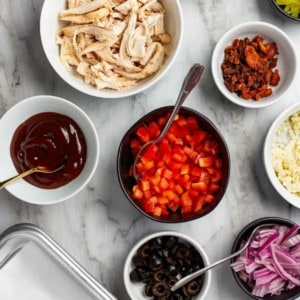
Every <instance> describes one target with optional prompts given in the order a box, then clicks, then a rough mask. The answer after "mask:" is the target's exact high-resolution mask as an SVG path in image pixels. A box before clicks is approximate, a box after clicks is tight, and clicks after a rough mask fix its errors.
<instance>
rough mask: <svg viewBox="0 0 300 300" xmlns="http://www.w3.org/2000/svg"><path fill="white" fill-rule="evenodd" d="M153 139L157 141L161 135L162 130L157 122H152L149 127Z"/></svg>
mask: <svg viewBox="0 0 300 300" xmlns="http://www.w3.org/2000/svg"><path fill="white" fill-rule="evenodd" d="M148 130H149V134H150V137H151V139H155V138H157V137H158V136H159V135H160V129H159V127H158V125H157V123H156V122H151V123H150V124H149V126H148Z"/></svg>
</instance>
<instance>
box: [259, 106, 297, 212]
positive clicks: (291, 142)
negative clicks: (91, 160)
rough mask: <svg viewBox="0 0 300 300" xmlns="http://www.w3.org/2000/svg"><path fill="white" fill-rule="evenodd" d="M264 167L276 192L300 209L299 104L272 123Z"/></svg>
mask: <svg viewBox="0 0 300 300" xmlns="http://www.w3.org/2000/svg"><path fill="white" fill-rule="evenodd" d="M263 157H264V165H265V169H266V172H267V175H268V177H269V179H270V181H271V183H272V185H273V187H274V188H275V189H276V190H277V192H278V193H279V194H280V195H281V196H282V197H283V198H284V199H285V200H287V201H288V202H289V203H290V204H292V205H293V206H295V207H298V208H300V104H299V103H295V104H294V105H292V106H290V107H288V108H287V109H286V110H285V111H283V112H282V113H281V114H280V115H279V116H278V117H277V118H276V119H275V121H274V122H273V123H272V125H271V127H270V129H269V131H268V133H267V136H266V139H265V144H264V150H263Z"/></svg>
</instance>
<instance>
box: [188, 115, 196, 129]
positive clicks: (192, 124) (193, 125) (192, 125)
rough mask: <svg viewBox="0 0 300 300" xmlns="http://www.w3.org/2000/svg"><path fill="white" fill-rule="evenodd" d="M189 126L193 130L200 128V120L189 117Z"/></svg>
mask: <svg viewBox="0 0 300 300" xmlns="http://www.w3.org/2000/svg"><path fill="white" fill-rule="evenodd" d="M186 121H187V126H188V128H189V129H191V130H196V129H197V128H198V122H197V120H196V118H195V117H187V119H186Z"/></svg>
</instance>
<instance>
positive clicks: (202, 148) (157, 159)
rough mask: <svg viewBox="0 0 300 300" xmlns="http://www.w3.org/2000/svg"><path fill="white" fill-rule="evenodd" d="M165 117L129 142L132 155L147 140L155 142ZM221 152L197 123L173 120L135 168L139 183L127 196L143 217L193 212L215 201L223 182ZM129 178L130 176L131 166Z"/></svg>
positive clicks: (140, 130) (193, 120)
mask: <svg viewBox="0 0 300 300" xmlns="http://www.w3.org/2000/svg"><path fill="white" fill-rule="evenodd" d="M167 118H168V116H167V115H166V116H162V117H160V118H159V119H158V120H157V121H152V122H150V123H149V124H148V125H147V124H146V125H145V126H142V127H140V128H139V129H138V130H137V131H136V138H133V139H132V140H131V141H130V148H131V153H132V155H133V157H134V155H135V154H136V153H137V151H138V150H139V149H140V147H141V146H142V145H143V144H145V143H146V142H147V141H148V140H149V139H153V138H156V137H157V136H158V135H159V133H160V132H161V130H162V129H163V126H164V125H165V123H166V120H167ZM221 150H222V148H221V147H220V145H219V143H218V142H217V140H215V139H214V138H213V136H212V134H211V133H208V132H206V131H205V130H203V129H202V128H200V126H199V124H198V122H197V120H196V118H194V117H188V118H186V117H184V116H181V115H177V116H176V118H175V120H174V122H173V124H172V126H171V129H170V130H169V132H168V133H167V135H166V136H165V137H164V138H163V139H162V141H161V142H160V143H159V144H155V145H152V146H149V148H147V150H146V151H145V152H144V153H143V155H142V158H141V161H140V162H138V163H137V165H136V169H137V172H138V173H139V176H140V180H139V182H138V183H137V184H136V185H135V186H134V187H133V189H132V197H133V199H135V201H137V202H138V203H139V205H142V207H143V209H144V210H145V212H147V213H149V214H152V215H154V216H157V217H160V216H162V215H168V214H169V213H170V212H180V213H181V214H185V213H190V212H193V213H198V212H199V211H201V209H202V207H203V205H204V204H206V205H210V204H211V203H213V202H214V201H216V194H217V193H218V191H219V190H220V181H221V180H222V178H223V170H222V167H223V166H222V162H223V161H222V153H221ZM129 176H133V172H132V167H131V168H130V170H129Z"/></svg>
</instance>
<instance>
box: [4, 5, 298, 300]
mask: <svg viewBox="0 0 300 300" xmlns="http://www.w3.org/2000/svg"><path fill="white" fill-rule="evenodd" d="M180 2H181V5H182V10H183V16H184V25H185V29H184V38H183V44H182V48H181V50H180V52H179V55H178V56H177V59H176V61H175V63H174V65H173V66H172V68H171V70H170V71H169V73H168V74H167V75H166V76H165V77H164V78H163V79H162V80H161V81H160V82H159V83H157V84H156V85H155V86H154V87H152V88H150V89H148V90H147V91H145V92H143V93H141V94H138V95H136V96H133V97H128V98H124V99H115V100H114V99H111V100H110V99H97V98H93V97H89V96H86V95H84V94H81V93H80V92H78V91H77V90H74V89H73V88H71V87H70V86H69V85H67V84H66V83H65V82H64V81H63V80H62V79H61V78H60V77H58V76H57V75H56V74H55V72H54V71H53V70H52V68H51V66H50V65H49V63H48V61H47V59H46V57H45V55H44V53H43V50H42V46H41V41H40V36H39V16H40V11H41V8H42V5H43V1H42V0H22V1H20V0H0V40H1V42H0V117H1V116H2V115H3V114H4V113H5V112H6V111H7V110H8V109H9V108H10V107H12V106H13V105H14V104H15V103H18V102H19V101H21V100H22V99H24V98H27V97H30V96H34V95H39V94H51V95H55V96H59V97H63V98H66V99H68V100H70V101H72V102H73V103H75V104H77V105H78V106H79V107H81V108H82V109H83V110H84V111H85V112H86V113H87V114H88V115H89V116H90V118H91V119H92V121H93V122H94V124H95V126H96V129H97V131H98V134H99V139H100V152H101V154H100V162H99V165H98V168H97V170H96V173H95V175H94V176H93V178H92V180H91V181H90V182H89V184H88V185H87V186H86V188H85V189H84V190H82V191H81V192H80V193H79V194H78V195H76V196H75V197H73V198H72V199H70V200H67V201H66V202H64V203H61V204H57V205H53V206H36V205H30V204H26V203H23V202H21V201H20V200H18V199H15V198H14V197H13V196H11V195H10V194H9V193H8V192H7V191H6V190H1V191H0V232H1V231H3V230H4V229H6V228H7V227H9V226H11V225H13V224H16V223H20V222H30V223H33V224H36V225H38V226H40V227H41V228H42V229H43V230H45V231H46V232H47V233H48V234H49V235H50V236H51V237H53V238H54V239H55V240H56V241H57V242H59V244H61V245H62V246H63V247H64V248H65V249H66V250H67V251H68V252H69V253H70V254H72V255H73V256H74V257H75V258H76V259H77V260H78V261H79V262H80V263H81V264H82V265H83V266H84V267H85V268H86V269H87V270H88V271H89V272H90V273H91V274H92V275H94V276H95V277H96V278H97V279H98V280H100V281H102V282H103V283H104V284H105V285H106V287H107V288H108V289H109V290H110V291H111V292H112V293H114V294H115V295H116V297H117V298H118V299H121V300H126V299H128V296H127V294H126V291H125V288H124V286H123V282H122V268H123V263H124V260H125V258H126V255H127V253H128V251H129V250H130V248H131V247H132V246H133V244H134V243H135V242H136V241H137V240H139V239H140V238H141V237H143V236H145V235H147V234H148V233H152V232H156V231H160V230H178V231H180V232H184V233H187V234H189V235H190V236H191V237H193V238H194V239H196V240H197V241H198V242H199V243H200V244H201V245H202V246H203V247H204V249H205V250H206V251H207V253H208V256H209V258H210V260H211V261H215V260H217V259H219V258H221V257H224V256H227V255H228V254H229V252H230V249H231V246H232V243H233V240H234V238H235V236H236V235H237V233H238V232H239V231H240V230H241V228H242V227H243V226H244V225H246V224H247V223H248V222H250V221H252V220H253V219H256V218H259V217H264V216H282V217H286V218H290V219H292V220H294V221H298V222H300V212H299V210H298V209H296V208H293V207H291V206H290V205H288V204H287V202H285V201H284V200H283V199H282V198H281V197H280V196H279V195H278V194H277V193H276V192H275V190H274V189H273V188H272V186H271V185H270V183H269V182H268V180H267V178H266V173H265V170H264V168H263V164H262V144H263V141H264V138H265V134H266V132H267V129H268V127H269V126H270V124H271V123H272V121H273V120H274V118H275V117H276V116H277V115H278V114H279V113H280V112H281V111H282V110H283V109H284V108H286V107H288V106H289V105H291V104H292V103H294V102H297V101H300V85H299V84H297V82H298V83H299V82H300V70H299V72H298V74H297V78H296V84H295V85H294V86H293V88H292V90H291V92H290V93H289V95H288V96H286V97H285V99H284V100H283V101H281V102H279V103H277V104H275V105H273V106H271V107H266V108H262V109H257V110H251V109H245V108H242V107H239V106H237V105H235V104H232V103H231V102H229V101H228V100H226V99H225V98H224V97H223V96H222V95H221V94H220V93H219V92H218V90H217V88H216V86H215V84H214V82H213V80H212V76H211V70H210V59H211V54H212V50H213V48H214V46H215V44H216V43H217V41H218V39H219V38H220V37H221V36H222V35H223V34H224V33H225V32H226V31H227V30H229V29H230V28H232V27H233V26H235V25H237V24H240V23H242V22H246V21H256V20H258V21H266V22H269V23H271V24H274V25H277V26H278V27H280V28H281V29H283V30H284V31H285V32H286V33H287V34H288V35H289V36H290V37H291V39H292V40H293V42H294V44H295V46H296V50H297V55H298V58H299V59H300V57H299V56H300V24H298V23H293V22H290V21H285V20H283V19H282V18H281V17H279V16H278V15H277V14H276V13H275V12H274V11H273V9H272V8H271V6H270V5H269V3H268V1H267V0H250V1H241V0H231V1H225V0H212V1H205V0H180ZM194 62H200V63H202V64H204V65H205V66H206V71H205V74H204V76H203V79H202V81H201V83H200V84H199V85H198V87H197V88H196V89H195V90H194V91H193V93H192V94H191V95H190V97H189V99H188V100H187V102H186V103H185V105H186V106H189V107H191V108H194V109H196V110H198V111H200V112H202V113H203V114H205V115H206V116H207V117H208V118H210V119H211V120H212V121H213V122H214V123H215V124H216V125H217V126H218V127H219V129H220V130H221V132H222V133H223V134H224V137H225V140H226V141H227V142H228V145H229V150H230V154H231V158H232V166H231V176H230V182H229V186H228V189H227V191H226V194H225V196H224V199H223V200H222V202H221V203H220V205H219V206H218V207H217V208H216V209H215V210H214V211H213V212H212V213H210V214H209V215H207V216H205V217H204V218H202V219H198V220H195V221H192V222H188V223H182V224H177V225H171V224H162V223H157V222H154V221H151V220H149V219H147V218H145V217H144V216H143V215H141V214H140V213H139V212H138V211H137V210H136V209H135V208H134V207H133V206H132V205H131V204H130V203H129V202H128V201H127V199H126V198H125V196H124V195H123V193H122V191H121V189H120V186H119V182H118V179H117V173H116V155H117V149H118V146H119V142H120V140H121V138H122V135H123V134H124V133H125V131H126V130H127V128H128V127H129V126H131V125H132V124H133V123H134V122H135V121H136V120H137V119H139V118H140V117H141V116H142V115H144V114H145V113H147V112H149V111H151V110H152V109H155V108H157V107H159V106H162V105H170V104H173V103H174V101H175V98H176V96H177V93H178V90H179V86H180V85H181V82H182V80H183V77H184V75H185V73H186V72H187V71H188V69H189V68H190V66H191V65H192V64H193V63H194ZM0 142H1V137H0ZM0 167H1V159H0ZM212 275H213V280H212V285H211V287H210V290H209V293H208V295H207V299H208V300H216V299H222V300H241V299H247V297H246V296H245V294H244V293H243V292H242V291H241V290H240V288H239V287H238V286H237V285H236V283H235V282H234V279H233V277H232V275H231V270H230V267H229V265H228V264H224V265H222V266H220V267H219V268H218V269H215V270H214V271H213V274H212ZM0 298H1V295H0Z"/></svg>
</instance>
